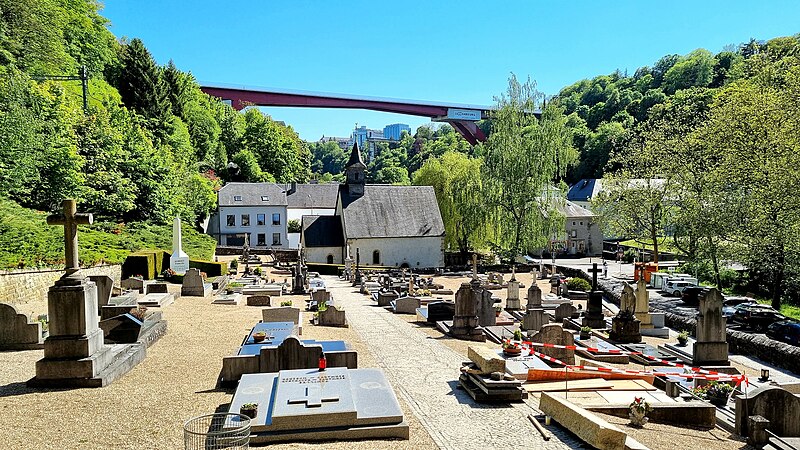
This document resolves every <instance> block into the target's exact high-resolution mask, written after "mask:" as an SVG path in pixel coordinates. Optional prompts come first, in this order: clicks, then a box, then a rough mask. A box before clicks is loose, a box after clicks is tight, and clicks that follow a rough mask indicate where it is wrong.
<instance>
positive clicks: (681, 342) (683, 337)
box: [678, 330, 689, 347]
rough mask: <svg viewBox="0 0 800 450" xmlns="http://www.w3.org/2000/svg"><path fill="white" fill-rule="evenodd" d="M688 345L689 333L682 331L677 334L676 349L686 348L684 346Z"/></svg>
mask: <svg viewBox="0 0 800 450" xmlns="http://www.w3.org/2000/svg"><path fill="white" fill-rule="evenodd" d="M688 343H689V332H688V331H686V330H683V331H681V332H680V333H678V347H686V344H688Z"/></svg>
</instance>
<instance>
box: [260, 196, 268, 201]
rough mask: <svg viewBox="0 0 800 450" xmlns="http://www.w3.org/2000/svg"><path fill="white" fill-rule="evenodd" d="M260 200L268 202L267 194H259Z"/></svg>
mask: <svg viewBox="0 0 800 450" xmlns="http://www.w3.org/2000/svg"><path fill="white" fill-rule="evenodd" d="M261 201H262V202H268V201H269V195H262V196H261Z"/></svg>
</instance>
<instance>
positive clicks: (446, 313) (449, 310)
mask: <svg viewBox="0 0 800 450" xmlns="http://www.w3.org/2000/svg"><path fill="white" fill-rule="evenodd" d="M455 312H456V305H455V303H453V302H449V301H444V300H442V301H435V302H429V303H428V305H427V307H425V308H417V318H418V319H419V320H422V321H425V322H427V323H430V324H436V322H443V321H450V320H453V315H454V314H455Z"/></svg>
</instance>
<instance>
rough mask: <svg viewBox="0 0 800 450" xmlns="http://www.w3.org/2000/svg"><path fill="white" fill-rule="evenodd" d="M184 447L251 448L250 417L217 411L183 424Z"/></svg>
mask: <svg viewBox="0 0 800 450" xmlns="http://www.w3.org/2000/svg"><path fill="white" fill-rule="evenodd" d="M183 448H184V449H186V450H218V449H248V448H250V419H249V418H248V417H247V416H243V415H241V414H232V413H216V414H206V415H203V416H199V417H194V418H192V419H189V420H187V421H186V423H184V424H183Z"/></svg>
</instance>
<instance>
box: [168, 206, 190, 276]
mask: <svg viewBox="0 0 800 450" xmlns="http://www.w3.org/2000/svg"><path fill="white" fill-rule="evenodd" d="M182 243H183V239H182V238H181V218H180V216H175V221H174V222H173V223H172V255H171V256H170V257H169V268H170V269H172V270H174V271H175V273H176V274H178V275H183V274H185V273H186V271H187V270H189V255H187V254H186V253H185V252H184V251H183V248H182V247H183V245H182Z"/></svg>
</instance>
